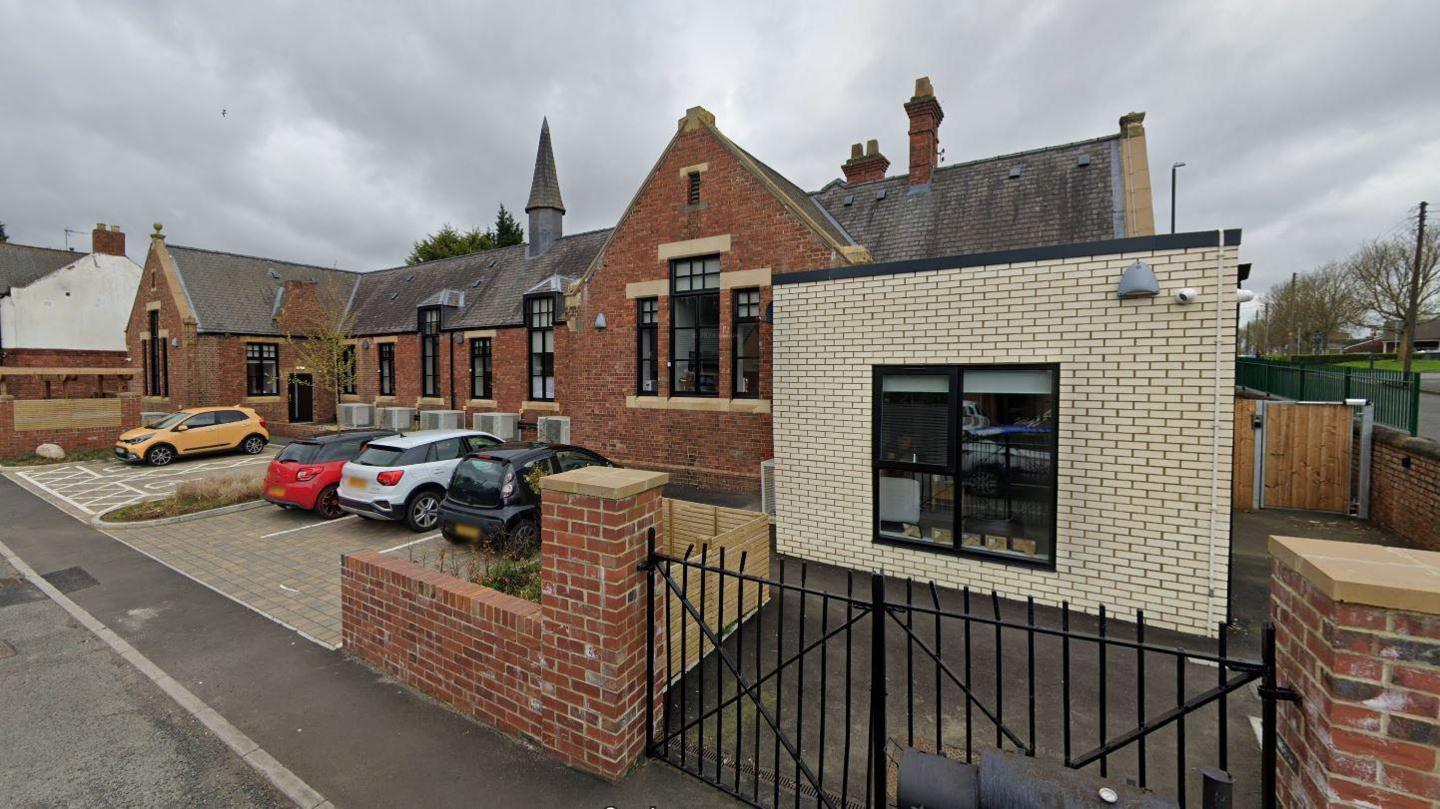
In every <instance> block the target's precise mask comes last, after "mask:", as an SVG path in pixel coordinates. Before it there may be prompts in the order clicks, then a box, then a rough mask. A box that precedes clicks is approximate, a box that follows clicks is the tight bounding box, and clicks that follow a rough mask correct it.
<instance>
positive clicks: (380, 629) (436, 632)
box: [340, 551, 543, 744]
mask: <svg viewBox="0 0 1440 809" xmlns="http://www.w3.org/2000/svg"><path fill="white" fill-rule="evenodd" d="M342 565H343V570H342V573H341V589H340V593H341V594H340V609H341V616H342V619H341V620H342V630H341V632H342V637H343V640H344V645H345V649H346V650H347V651H349V652H350V653H351V654H354V655H356V656H358V657H360V658H363V659H364V660H366V661H368V662H370V663H371V664H372V665H374V666H375V667H376V668H379V669H381V670H383V671H384V672H385V673H386V674H389V675H390V676H392V677H394V678H396V679H397V680H401V681H402V682H405V683H407V684H408V685H410V686H412V687H414V688H415V689H417V690H419V691H421V692H422V693H424V694H426V695H428V696H430V697H433V698H435V699H437V700H440V701H441V702H443V703H445V704H447V705H449V706H451V707H452V708H454V709H455V710H457V711H459V712H460V713H462V714H464V715H465V716H467V717H469V718H471V719H474V720H477V721H480V722H484V723H486V724H488V725H493V726H495V727H497V728H499V729H500V730H502V731H504V732H506V733H510V734H514V735H517V736H522V737H525V738H528V739H530V740H531V741H533V742H535V743H536V744H540V743H541V741H542V732H541V718H540V690H541V683H542V680H543V676H542V671H541V661H540V625H541V621H540V605H539V604H534V603H531V602H529V601H526V600H524V599H521V598H516V597H515V596H510V595H506V594H504V593H501V592H497V591H495V590H491V589H490V588H488V587H482V586H481V585H478V584H471V583H470V582H467V581H462V580H460V579H457V578H455V577H453V576H447V575H445V574H443V573H440V572H438V571H434V570H429V569H427V568H423V567H420V566H419V565H415V564H412V563H410V562H407V561H405V560H404V559H396V558H394V557H390V556H385V555H383V554H381V553H378V552H376V551H365V552H362V553H357V554H351V555H349V556H346V557H345V558H344V560H343V562H342Z"/></svg>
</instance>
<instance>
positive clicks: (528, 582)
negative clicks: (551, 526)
mask: <svg viewBox="0 0 1440 809" xmlns="http://www.w3.org/2000/svg"><path fill="white" fill-rule="evenodd" d="M479 583H480V584H483V585H485V586H486V587H489V588H490V589H492V590H499V591H500V592H502V593H508V594H509V595H512V596H518V597H520V598H523V599H526V600H527V601H534V602H535V603H537V604H538V603H540V557H538V556H534V557H531V558H529V559H521V560H514V559H498V560H496V561H495V563H494V564H492V565H490V569H489V570H488V571H486V572H485V575H484V576H482V577H481V578H480V581H479Z"/></svg>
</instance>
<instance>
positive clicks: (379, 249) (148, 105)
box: [0, 2, 1440, 288]
mask: <svg viewBox="0 0 1440 809" xmlns="http://www.w3.org/2000/svg"><path fill="white" fill-rule="evenodd" d="M0 14H3V16H0V19H3V20H4V25H3V28H0V53H3V54H4V55H3V57H0V58H3V62H0V86H3V88H4V90H3V92H0V166H3V181H0V182H3V186H0V221H4V222H6V223H7V225H8V227H9V230H10V234H11V236H12V238H13V239H14V240H15V241H19V242H24V243H35V244H50V245H58V244H61V243H63V230H64V228H66V227H74V228H81V229H88V228H89V227H90V225H92V224H93V223H94V222H97V221H107V222H118V223H120V224H122V225H123V226H124V227H125V229H126V230H127V231H128V232H129V233H130V234H132V238H131V253H132V255H135V256H137V257H138V256H139V255H140V254H141V253H142V252H143V249H144V240H143V238H141V234H143V233H144V232H145V231H147V230H148V225H149V223H150V222H152V221H155V220H159V221H163V222H164V223H165V229H166V232H167V233H168V234H170V238H171V240H172V241H174V242H176V243H181V244H193V245H201V246H206V247H213V248H217V249H228V250H234V251H238V252H250V253H258V254H262V255H267V256H275V257H281V258H290V259H294V260H300V261H309V262H315V263H320V264H326V265H330V264H338V265H339V266H342V267H354V268H362V269H369V268H375V267H378V266H386V265H390V264H393V263H396V262H398V261H399V260H400V259H401V258H402V257H403V256H404V255H405V253H406V252H407V251H408V249H409V245H410V242H411V241H413V240H414V239H415V238H417V237H419V236H421V235H423V234H425V233H427V232H429V231H432V230H434V229H435V228H436V227H438V226H439V225H440V224H442V223H445V222H451V223H453V224H455V225H457V226H470V225H475V224H485V223H487V222H489V221H490V220H491V218H492V217H493V215H494V212H495V208H496V206H497V205H499V204H501V203H504V204H505V205H507V206H508V207H510V208H511V209H512V210H514V211H516V212H517V213H518V212H519V209H520V208H522V207H523V205H524V202H525V196H526V193H527V191H528V184H529V178H530V171H531V161H532V160H533V157H534V148H535V139H536V136H537V134H538V131H539V126H540V119H541V117H542V116H547V115H548V116H549V118H550V123H551V128H552V130H553V132H554V138H555V147H556V153H557V160H558V163H559V170H560V179H561V184H562V188H563V191H564V194H565V200H566V203H567V205H568V206H569V215H568V216H567V218H566V228H567V230H569V231H572V232H574V231H579V230H584V229H590V228H597V227H605V226H608V225H610V224H612V223H613V222H614V220H615V218H616V217H617V216H618V215H619V214H620V212H621V210H622V209H623V207H624V205H625V203H626V201H627V200H628V199H629V198H630V196H631V195H632V194H633V193H634V191H635V188H636V186H637V184H638V183H639V182H640V180H641V179H642V178H643V177H644V175H645V172H646V171H647V170H648V169H649V167H650V166H651V164H652V163H653V162H654V160H655V158H656V157H657V155H658V153H659V150H660V149H661V148H662V147H663V145H664V143H665V142H666V140H667V139H668V138H669V136H670V134H671V133H672V131H673V129H674V123H675V120H676V119H677V118H679V117H680V116H681V115H682V114H683V112H684V110H685V108H686V107H689V106H692V105H695V104H702V105H704V106H706V107H707V108H709V109H710V110H711V111H712V112H714V113H715V114H716V116H717V118H718V121H719V125H720V127H721V128H722V129H723V130H725V131H726V133H727V134H729V135H730V136H731V137H732V138H734V139H735V140H737V141H738V142H740V143H741V144H743V145H745V146H746V147H747V148H749V149H750V150H751V151H753V152H754V153H755V154H757V155H758V156H760V157H761V158H762V159H764V160H766V161H767V162H769V163H771V164H772V165H773V166H775V167H776V168H778V169H779V170H781V171H782V172H784V173H785V174H787V175H788V176H789V177H791V178H792V179H793V180H795V181H796V182H797V183H799V184H800V185H801V186H803V187H806V188H810V189H815V188H818V187H820V186H821V185H823V184H824V183H825V182H827V181H828V180H830V179H832V178H833V177H835V176H837V175H838V174H839V164H840V162H841V161H842V160H843V159H844V158H845V156H846V155H847V153H848V146H849V144H850V143H851V142H854V141H857V140H862V139H866V138H871V137H875V138H879V139H880V143H881V148H882V150H883V151H884V152H886V153H887V154H888V156H889V157H890V158H891V160H892V161H893V164H894V165H893V170H896V171H903V170H904V168H903V167H904V164H905V161H906V153H905V125H906V122H905V117H904V114H903V112H902V110H901V104H902V103H903V102H904V100H905V99H906V98H907V97H908V95H909V93H910V90H911V87H912V82H913V80H914V78H915V77H916V76H920V75H929V76H931V77H932V79H933V80H934V83H935V86H936V88H937V92H938V95H939V97H940V99H941V102H942V103H943V105H944V108H945V112H946V119H945V122H944V124H943V126H942V128H941V141H942V146H944V148H945V156H946V160H947V162H956V161H962V160H969V159H974V158H979V157H984V156H988V155H993V154H999V153H1004V152H1011V151H1017V150H1021V149H1027V148H1033V147H1037V146H1043V145H1047V144H1052V143H1059V142H1064V141H1070V140H1077V139H1081V138H1087V137H1093V136H1097V135H1102V134H1107V133H1109V132H1112V131H1114V130H1115V128H1116V121H1117V118H1118V117H1119V115H1120V114H1121V113H1123V112H1126V111H1129V110H1145V111H1147V112H1148V113H1149V118H1148V119H1147V129H1148V132H1149V136H1150V137H1149V147H1150V161H1151V171H1152V177H1153V180H1154V186H1155V189H1154V190H1155V203H1156V205H1155V207H1156V221H1157V225H1158V226H1159V227H1160V228H1161V229H1162V230H1164V229H1168V226H1169V208H1170V206H1169V166H1170V164H1171V163H1172V162H1174V161H1177V160H1183V161H1185V162H1187V163H1188V164H1189V165H1188V166H1187V167H1186V168H1184V169H1182V170H1181V197H1180V199H1181V203H1180V228H1181V229H1182V230H1190V229H1202V228H1212V227H1222V226H1223V227H1236V226H1238V227H1243V228H1245V231H1246V242H1245V247H1244V249H1243V252H1244V255H1245V257H1246V258H1247V259H1249V260H1252V261H1254V262H1255V267H1256V281H1257V285H1258V286H1260V287H1262V288H1263V287H1266V286H1269V284H1271V283H1272V282H1274V281H1276V280H1278V279H1281V278H1285V277H1288V275H1289V273H1290V272H1291V271H1292V270H1304V269H1306V268H1308V267H1311V266H1314V265H1315V264H1318V263H1321V262H1323V261H1325V260H1328V259H1331V258H1336V257H1339V256H1341V255H1343V254H1344V253H1345V252H1347V251H1348V250H1349V249H1351V248H1352V247H1353V246H1354V245H1355V244H1357V243H1358V242H1359V241H1361V240H1363V239H1366V238H1368V237H1371V236H1374V235H1377V234H1379V233H1383V232H1385V231H1387V230H1389V229H1391V228H1392V227H1394V226H1395V225H1396V223H1397V222H1400V221H1401V220H1402V218H1403V217H1404V216H1405V214H1406V211H1407V209H1409V208H1410V207H1411V206H1413V204H1414V203H1415V202H1416V201H1417V200H1419V199H1421V198H1423V197H1429V198H1431V199H1432V200H1440V82H1437V78H1440V74H1437V72H1436V70H1437V68H1436V63H1435V61H1434V59H1433V58H1432V57H1431V54H1432V53H1433V49H1432V47H1431V44H1430V43H1429V42H1428V41H1427V40H1428V39H1429V38H1430V37H1431V36H1432V35H1433V32H1434V31H1436V30H1440V6H1437V5H1435V4H1429V3H1413V4H1407V3H1394V4H1387V5H1386V6H1385V7H1384V11H1383V13H1380V9H1379V8H1376V7H1372V6H1367V5H1364V4H1334V5H1331V6H1326V7H1321V6H1319V5H1318V4H1304V5H1294V6H1279V5H1275V6H1265V7H1257V4H1250V3H1237V4H1234V5H1228V6H1216V5H1212V4H1206V5H1200V4H1190V5H1178V4H1166V3H1143V4H1142V3H1079V2H1065V3H1060V2H1053V3H1031V4H1024V5H1021V4H999V3H982V4H959V3H945V4H935V5H920V4H898V3H897V4H889V3H886V4H879V3H874V4H834V3H827V4H823V5H816V6H811V7H808V8H799V7H791V5H790V4H783V3H767V4H756V5H747V4H741V3H727V4H724V5H723V6H720V7H714V6H711V7H706V8H704V9H697V8H693V7H691V6H688V5H686V6H682V5H679V4H672V3H647V4H644V5H639V4H628V5H623V6H621V5H618V4H598V3H595V4H589V3H587V4H563V5H562V4H517V5H515V6H510V7H506V6H489V7H479V6H477V5H475V4H455V5H450V6H440V5H438V4H429V3H416V4H408V3H407V4H395V5H386V6H380V5H378V4H353V3H304V4H300V3H279V2H277V3H261V2H248V3H205V4H201V3H184V4H173V5H171V4H166V5H162V4H158V3H151V2H137V3H133V4H123V3H117V4H107V5H99V4H84V5H79V4H75V5H72V4H65V3H22V2H0ZM222 109H225V110H227V114H226V115H225V116H224V117H222V116H221V110H222ZM79 244H80V246H81V247H84V246H86V244H85V240H84V238H83V237H82V238H81V239H80V240H79Z"/></svg>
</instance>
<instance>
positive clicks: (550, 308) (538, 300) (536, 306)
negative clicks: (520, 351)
mask: <svg viewBox="0 0 1440 809" xmlns="http://www.w3.org/2000/svg"><path fill="white" fill-rule="evenodd" d="M525 328H526V329H527V330H528V335H529V339H530V399H531V401H536V402H551V401H554V400H555V296H553V295H538V296H536V297H534V298H526V299H525Z"/></svg>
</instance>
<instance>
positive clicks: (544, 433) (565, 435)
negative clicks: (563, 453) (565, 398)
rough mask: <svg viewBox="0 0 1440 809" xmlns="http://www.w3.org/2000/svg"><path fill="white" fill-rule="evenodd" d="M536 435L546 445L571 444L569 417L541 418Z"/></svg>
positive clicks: (536, 428)
mask: <svg viewBox="0 0 1440 809" xmlns="http://www.w3.org/2000/svg"><path fill="white" fill-rule="evenodd" d="M535 434H536V436H537V437H538V438H539V440H540V441H541V442H542V443H545V444H568V443H570V417H569V416H541V417H540V420H539V422H538V423H537V424H536V426H535Z"/></svg>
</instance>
